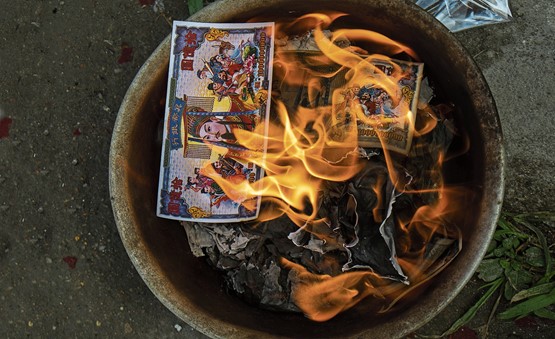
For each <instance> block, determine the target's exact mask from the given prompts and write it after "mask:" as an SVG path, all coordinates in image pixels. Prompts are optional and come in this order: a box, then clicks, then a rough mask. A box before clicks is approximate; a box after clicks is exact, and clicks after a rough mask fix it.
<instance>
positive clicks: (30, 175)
mask: <svg viewBox="0 0 555 339" xmlns="http://www.w3.org/2000/svg"><path fill="white" fill-rule="evenodd" d="M8 2H9V4H8ZM152 3H154V0H86V1H70V0H67V1H59V0H41V1H37V0H17V1H8V0H3V1H2V5H3V6H2V10H1V11H0V27H1V29H0V110H1V112H0V119H3V120H1V121H2V123H0V136H5V137H4V138H2V139H0V337H1V338H21V337H26V336H30V337H49V338H65V337H93V336H100V337H124V336H133V337H136V338H166V337H168V338H172V337H182V338H183V337H185V338H191V337H193V338H200V337H203V335H201V334H199V333H198V332H196V331H194V330H192V329H191V328H190V327H188V326H187V324H185V323H184V322H182V321H181V320H180V319H178V318H177V317H176V316H174V315H173V314H172V313H171V312H170V311H168V310H167V309H166V308H165V307H164V306H163V305H162V304H161V303H160V302H159V301H158V300H157V299H156V298H155V297H154V296H153V294H152V293H151V292H150V291H149V290H148V288H147V287H146V286H145V284H144V283H143V281H142V280H141V278H140V277H139V275H138V274H137V272H136V271H135V269H134V267H133V266H132V264H131V262H130V260H129V258H128V256H127V254H126V252H125V250H124V248H123V246H122V243H121V241H120V238H119V235H118V233H117V229H116V226H115V223H114V219H113V215H112V210H111V206H110V201H109V194H108V153H109V148H110V138H111V133H112V127H113V124H114V121H115V118H116V114H117V111H118V108H119V105H120V103H121V101H122V98H123V96H124V94H125V92H126V90H127V87H128V86H129V84H130V83H131V81H132V80H133V77H134V75H135V73H136V72H137V70H138V69H139V67H140V66H141V65H142V64H143V62H144V61H145V60H146V58H147V57H148V56H149V55H150V53H151V52H152V51H153V50H154V48H155V47H156V46H157V45H158V44H159V43H160V42H161V41H162V39H163V38H164V37H165V36H166V35H167V34H168V33H170V31H171V27H170V25H169V24H168V20H169V19H170V18H175V19H185V18H186V17H187V16H188V14H187V5H186V1H185V0H163V1H161V0H158V1H156V4H158V5H160V4H162V5H164V8H163V9H162V8H160V7H159V6H154V7H153V5H152ZM511 8H512V11H513V15H514V20H513V21H512V22H509V23H504V24H499V25H493V26H487V27H482V28H477V29H473V30H469V31H466V32H463V33H458V34H457V35H456V36H457V37H458V38H459V39H460V40H461V41H462V42H463V44H464V45H465V46H466V47H467V48H468V51H469V53H470V54H471V55H473V56H474V57H475V60H476V62H477V63H478V65H479V66H480V67H481V69H482V71H483V73H484V75H485V77H486V79H487V81H488V83H489V85H490V87H491V91H492V92H493V96H494V97H495V99H496V101H497V105H498V109H499V114H500V117H501V121H502V125H503V129H504V134H505V141H506V149H507V160H508V161H507V164H508V168H507V186H506V197H505V205H504V208H505V209H506V210H509V211H535V210H551V211H555V199H554V198H553V197H554V196H555V179H554V176H553V173H552V172H551V171H552V170H553V168H555V157H554V156H553V149H554V146H555V141H554V140H553V135H554V131H555V73H554V70H555V57H554V56H555V40H554V38H553V37H554V36H555V4H554V3H553V2H552V0H536V1H531V0H514V1H511ZM10 121H11V124H10ZM6 133H9V136H6ZM476 286H477V284H476V283H475V282H472V283H471V284H470V285H469V286H468V287H467V288H465V290H464V291H463V293H462V294H461V295H460V296H459V297H458V298H457V299H456V301H455V302H454V303H453V304H451V305H450V306H449V307H448V308H447V309H446V310H445V311H444V312H443V313H442V314H440V315H439V316H438V317H437V318H436V319H434V320H433V321H432V322H431V323H430V324H429V325H427V326H426V327H425V328H424V329H423V330H422V333H428V334H430V333H436V334H437V333H441V330H442V329H445V327H446V326H447V324H449V323H450V322H452V321H454V320H455V319H456V318H457V316H458V315H460V314H461V313H463V312H464V311H465V310H466V309H467V307H468V306H469V305H471V304H472V303H473V302H474V301H475V300H476V299H477V298H478V297H479V292H477V291H476ZM487 316H488V314H487V311H484V312H481V313H480V314H479V316H478V318H477V319H476V320H475V321H473V322H472V323H471V325H470V326H471V327H472V328H473V329H477V328H478V327H479V326H481V325H483V324H484V323H485V322H486V320H487ZM550 327H553V323H547V322H544V321H536V320H534V321H530V322H529V323H526V324H524V325H523V324H520V323H514V322H511V321H509V322H501V321H494V322H493V323H492V325H491V326H490V331H489V333H490V337H494V338H507V337H512V338H550V337H551V338H552V337H553V336H552V335H553V334H552V333H551V329H550ZM462 335H466V336H465V338H467V337H468V338H473V336H472V333H471V331H467V332H463V333H462Z"/></svg>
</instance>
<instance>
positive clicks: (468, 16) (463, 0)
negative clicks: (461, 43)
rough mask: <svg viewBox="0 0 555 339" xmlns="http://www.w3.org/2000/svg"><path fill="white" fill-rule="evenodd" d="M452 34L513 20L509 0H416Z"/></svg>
mask: <svg viewBox="0 0 555 339" xmlns="http://www.w3.org/2000/svg"><path fill="white" fill-rule="evenodd" d="M414 2H415V3H416V4H417V5H418V6H420V7H421V8H423V9H424V10H426V11H427V12H428V13H430V14H432V15H433V16H434V17H435V18H436V19H438V20H439V21H441V23H443V24H444V25H445V26H446V27H447V28H448V29H449V30H450V31H451V32H458V31H462V30H464V29H468V28H473V27H478V26H483V25H489V24H494V23H499V22H506V21H509V20H511V18H512V14H511V9H510V8H509V3H508V2H509V0H415V1H414Z"/></svg>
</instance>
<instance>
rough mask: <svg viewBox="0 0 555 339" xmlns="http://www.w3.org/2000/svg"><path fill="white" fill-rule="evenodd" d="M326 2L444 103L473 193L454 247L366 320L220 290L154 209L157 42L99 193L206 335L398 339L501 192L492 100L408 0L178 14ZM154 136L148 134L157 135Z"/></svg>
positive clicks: (435, 298)
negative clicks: (321, 315)
mask: <svg viewBox="0 0 555 339" xmlns="http://www.w3.org/2000/svg"><path fill="white" fill-rule="evenodd" d="M321 10H337V11H342V12H346V13H349V14H351V17H350V19H349V22H348V23H349V25H353V26H354V27H359V28H367V29H372V30H375V31H378V32H380V33H383V34H385V35H387V36H389V37H391V38H393V39H395V40H398V41H400V42H403V43H405V44H407V45H409V46H410V47H412V48H413V49H414V50H415V51H416V52H417V54H418V55H419V56H420V57H421V59H422V60H423V62H424V63H425V65H426V66H425V67H426V70H427V73H428V75H429V76H431V77H433V78H434V79H435V80H436V82H437V83H438V85H439V87H440V88H441V90H442V91H443V92H444V93H445V96H446V97H447V99H448V100H449V101H451V102H453V103H454V104H455V106H456V107H457V108H458V110H457V115H456V117H455V118H456V124H457V127H458V128H459V129H460V130H462V131H464V132H465V133H466V135H468V137H469V140H470V148H469V150H468V152H466V154H465V155H464V156H461V157H459V158H458V160H456V161H452V162H450V163H449V164H448V166H447V168H446V169H445V171H446V177H447V180H448V181H450V182H452V183H464V184H465V185H466V186H467V187H470V188H471V190H472V191H473V192H474V194H473V195H472V197H471V198H469V200H468V202H467V205H466V206H461V208H464V209H465V211H466V213H464V214H465V218H464V220H461V223H460V225H459V226H460V227H461V229H462V231H463V239H464V245H463V250H462V252H461V253H460V255H459V256H458V257H457V258H456V260H455V261H454V262H453V263H452V264H451V265H450V266H449V267H448V268H447V269H445V270H444V271H443V272H442V273H441V274H440V275H438V276H437V277H435V278H434V280H433V283H432V284H430V285H429V286H428V287H427V289H426V290H425V291H424V292H423V294H422V295H421V297H420V298H419V299H418V302H414V303H412V304H408V306H407V307H406V308H404V309H403V310H402V311H400V312H397V313H394V314H390V315H387V316H382V317H377V316H373V315H369V314H366V313H364V312H363V310H362V309H360V308H357V307H354V308H352V309H350V310H348V311H347V312H344V313H342V314H340V315H339V316H337V317H336V318H334V319H332V320H330V321H327V322H324V323H316V322H313V321H311V320H309V319H307V318H305V317H304V316H303V315H300V314H289V313H278V312H271V311H266V310H262V309H259V308H256V307H253V306H250V305H248V304H246V303H245V302H243V301H242V300H240V299H239V298H237V297H235V296H233V295H229V294H228V293H226V291H225V290H224V289H223V287H222V286H223V280H222V278H221V277H220V276H219V274H218V273H217V272H216V271H214V270H212V269H211V268H209V267H208V266H207V264H205V262H204V261H203V260H202V259H198V258H195V257H194V256H193V255H192V254H191V252H190V250H189V248H188V245H187V239H186V235H185V232H184V230H183V228H182V227H180V226H179V224H178V223H177V222H176V221H170V220H165V219H160V218H157V217H156V215H155V207H156V196H157V194H156V190H157V180H158V171H159V162H160V146H159V144H158V143H157V142H156V140H157V138H158V137H157V130H158V128H157V127H158V126H159V123H160V121H161V120H162V119H163V114H164V112H163V107H162V105H161V104H160V102H161V101H162V100H163V98H165V92H166V90H165V88H166V81H167V70H168V60H169V51H170V43H169V38H167V39H165V40H164V41H163V42H162V43H161V44H160V46H159V47H158V49H156V51H154V53H153V54H152V56H151V57H150V58H149V59H148V60H147V62H146V63H145V64H144V66H143V67H142V68H141V70H140V71H139V73H138V74H137V76H136V78H135V80H134V81H133V83H132V84H131V86H130V88H129V90H128V92H127V95H126V96H125V99H124V101H123V103H122V106H121V108H120V111H119V114H118V118H117V121H116V125H115V128H114V133H113V139H112V145H111V153H110V194H111V200H112V206H113V210H114V216H115V220H116V224H117V227H118V230H119V233H120V235H121V239H122V241H123V243H124V245H125V248H126V249H127V252H128V254H129V257H130V258H131V260H132V262H133V264H134V265H135V267H136V269H137V271H138V272H139V274H140V275H141V276H142V278H143V279H144V281H145V282H146V284H147V285H148V286H149V288H150V289H151V290H152V291H153V293H154V294H155V295H156V296H157V297H158V299H160V301H161V302H162V303H163V304H164V305H165V306H166V307H168V308H169V309H170V310H171V311H172V312H174V313H175V314H176V315H177V316H178V317H179V318H181V319H183V320H184V321H185V322H187V323H188V324H190V325H191V326H193V327H194V328H196V329H198V330H199V331H201V332H203V333H205V334H207V335H209V336H213V337H225V338H246V337H252V338H255V337H256V338H260V337H271V336H276V337H302V338H311V337H373V338H387V337H401V336H403V335H406V334H408V333H410V332H412V331H414V330H416V329H417V328H418V327H420V326H422V325H423V324H425V323H426V322H427V321H429V320H430V319H432V318H433V317H434V316H435V315H436V314H437V313H438V312H440V310H441V309H443V308H444V307H445V306H446V305H447V304H448V303H449V302H450V301H451V300H453V298H454V297H455V296H456V295H457V294H458V293H459V291H460V290H461V289H462V288H463V286H464V285H465V284H466V282H467V281H468V280H469V279H470V277H471V276H472V274H473V273H474V271H475V269H476V268H477V266H478V264H479V262H480V260H481V258H482V256H483V254H484V253H485V251H486V248H487V245H488V243H489V241H490V239H491V236H492V234H493V231H494V229H495V225H496V221H497V218H498V215H499V212H500V208H501V203H502V196H503V175H504V174H503V167H504V156H503V146H502V136H501V128H500V125H499V119H498V115H497V111H496V108H495V103H494V101H493V98H492V96H491V93H490V91H489V89H488V86H487V84H486V82H485V80H484V78H483V76H482V74H481V73H480V71H479V69H478V67H477V66H476V64H475V63H474V62H473V60H472V59H471V57H470V56H469V55H468V54H467V52H466V51H465V50H464V48H463V47H462V46H461V44H460V43H459V42H458V41H457V40H456V39H455V37H454V36H453V35H452V34H450V33H449V32H448V31H447V29H445V28H444V27H443V26H442V25H441V24H440V23H439V22H438V21H436V20H435V19H434V18H433V17H431V16H430V15H428V14H427V13H426V12H424V11H423V10H421V9H420V8H418V7H416V6H415V5H413V4H412V3H411V2H410V1H401V0H397V1H392V0H343V1H333V0H331V1H323V0H303V1H296V0H272V1H257V0H222V1H218V2H216V3H214V4H213V5H211V6H209V7H207V8H205V9H203V10H202V11H200V12H198V13H197V14H195V15H193V16H192V17H191V18H190V19H189V20H192V21H204V22H245V21H247V20H248V19H250V18H253V17H259V16H264V17H265V19H272V18H274V19H276V20H277V19H280V18H282V17H285V16H299V15H302V14H304V13H308V12H314V11H321ZM158 139H159V138H158Z"/></svg>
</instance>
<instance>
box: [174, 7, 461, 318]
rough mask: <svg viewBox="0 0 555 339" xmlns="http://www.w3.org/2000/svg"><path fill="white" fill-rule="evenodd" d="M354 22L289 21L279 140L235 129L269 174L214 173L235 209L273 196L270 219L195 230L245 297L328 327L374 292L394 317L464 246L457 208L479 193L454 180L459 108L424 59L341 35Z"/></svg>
mask: <svg viewBox="0 0 555 339" xmlns="http://www.w3.org/2000/svg"><path fill="white" fill-rule="evenodd" d="M342 15H343V14H332V15H323V14H311V15H306V16H303V17H301V18H299V19H297V20H295V21H293V22H287V23H279V24H278V25H277V26H276V29H277V38H278V40H277V41H278V42H277V43H276V45H277V46H276V58H275V60H274V85H273V90H274V93H273V102H272V105H273V106H272V107H273V110H272V114H273V119H272V121H271V122H270V123H269V129H268V135H266V134H265V132H264V126H263V124H261V125H259V126H258V127H257V128H256V129H255V130H254V131H247V130H235V131H234V134H235V138H236V139H237V141H238V143H239V144H241V145H243V146H245V147H246V148H247V149H248V150H249V152H245V157H247V158H245V159H242V160H245V161H246V162H249V163H254V164H256V165H257V166H260V167H261V168H263V169H264V171H265V176H264V177H263V178H262V179H260V180H258V181H257V182H254V183H251V182H248V181H246V180H244V181H241V182H236V181H232V180H226V179H225V178H224V177H222V176H221V175H218V173H216V172H214V171H213V170H212V167H206V168H204V169H203V174H204V175H206V176H207V177H210V178H211V179H212V180H214V181H215V182H216V183H217V184H218V185H219V186H220V187H221V188H222V189H223V191H224V192H225V193H226V195H227V196H229V197H230V198H232V200H236V201H249V200H252V199H255V198H256V197H258V196H262V197H263V206H262V209H261V213H260V216H259V218H258V220H257V221H256V222H252V223H246V222H245V223H241V224H200V223H184V227H185V230H186V232H187V235H188V239H189V244H190V247H191V250H192V252H193V254H195V255H196V256H207V258H208V260H209V262H210V263H211V264H212V265H214V266H215V267H217V268H218V269H220V270H222V271H224V272H225V276H226V280H227V283H228V286H229V288H230V289H231V290H233V291H235V293H237V294H239V295H240V296H242V297H244V299H245V300H247V301H249V302H252V303H254V304H257V305H260V306H261V307H265V308H270V309H277V310H289V311H302V312H304V313H305V314H306V315H307V316H308V317H309V318H311V319H313V320H316V321H326V320H328V319H330V318H332V317H334V316H336V315H337V314H338V313H339V312H342V311H344V310H346V309H348V308H350V307H352V306H354V305H355V304H357V303H359V302H360V301H361V300H363V299H367V298H368V299H370V298H369V297H371V299H372V308H373V309H374V310H375V311H376V312H387V311H390V310H392V309H394V308H395V306H396V305H397V303H398V301H400V300H401V299H402V298H404V297H406V296H407V295H408V294H409V293H414V292H415V291H417V290H418V289H419V287H421V286H422V285H423V284H425V283H426V282H427V281H428V280H429V279H431V278H432V277H433V276H434V275H436V274H437V273H438V272H440V271H441V270H442V269H443V268H444V267H445V266H446V265H447V264H449V263H450V262H451V260H452V259H453V258H454V257H455V256H456V255H457V253H458V252H459V251H460V246H461V240H460V239H461V237H460V235H459V231H458V228H457V227H456V225H454V224H453V223H452V221H451V219H452V215H453V213H454V212H455V209H454V208H451V206H456V205H457V203H458V202H460V201H462V199H464V196H465V192H464V190H462V189H459V188H452V187H450V188H446V187H445V186H444V183H443V179H442V163H443V161H444V160H445V157H446V154H447V150H448V149H449V146H450V144H451V142H452V140H453V137H454V135H455V134H456V130H455V128H454V127H453V126H454V125H453V123H452V121H451V116H450V114H451V110H452V107H450V106H449V104H448V103H443V102H441V100H440V99H439V98H432V96H433V91H432V88H433V85H428V79H426V80H424V81H422V67H423V65H422V64H421V63H419V62H418V56H417V55H416V54H415V52H414V51H412V50H411V49H410V48H409V47H408V46H404V45H402V44H400V43H397V42H395V41H393V40H391V39H389V38H387V37H385V36H383V35H380V34H378V33H375V32H371V31H364V30H359V29H351V30H347V29H336V30H331V29H330V26H331V25H332V23H333V21H334V20H335V19H336V18H338V17H341V16H342ZM390 57H392V58H393V59H392V58H390ZM429 81H430V83H431V82H432V81H431V80H429ZM421 87H422V90H420V89H421ZM417 103H418V107H417ZM265 145H266V146H267V147H266V148H267V151H266V152H261V151H260V150H261V149H264V146H265Z"/></svg>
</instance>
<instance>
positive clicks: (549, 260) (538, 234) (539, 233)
mask: <svg viewBox="0 0 555 339" xmlns="http://www.w3.org/2000/svg"><path fill="white" fill-rule="evenodd" d="M515 220H516V221H518V222H520V224H522V225H524V226H526V227H528V228H529V229H530V230H532V231H533V232H534V233H535V234H536V237H537V238H538V240H539V242H540V245H541V247H542V249H543V253H544V256H545V276H544V278H543V279H542V280H541V282H542V283H544V282H548V281H549V280H548V279H549V278H547V277H548V276H549V275H550V274H551V271H552V258H551V253H550V252H549V246H548V245H547V240H546V239H545V236H544V235H543V233H542V231H540V230H539V229H538V228H537V227H536V226H534V225H532V224H531V223H529V222H527V221H526V220H523V219H520V218H519V217H515Z"/></svg>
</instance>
